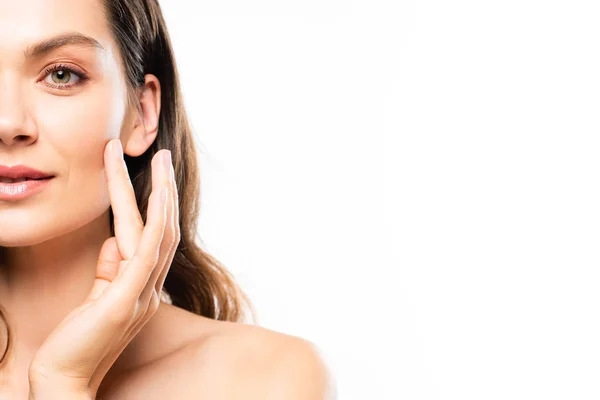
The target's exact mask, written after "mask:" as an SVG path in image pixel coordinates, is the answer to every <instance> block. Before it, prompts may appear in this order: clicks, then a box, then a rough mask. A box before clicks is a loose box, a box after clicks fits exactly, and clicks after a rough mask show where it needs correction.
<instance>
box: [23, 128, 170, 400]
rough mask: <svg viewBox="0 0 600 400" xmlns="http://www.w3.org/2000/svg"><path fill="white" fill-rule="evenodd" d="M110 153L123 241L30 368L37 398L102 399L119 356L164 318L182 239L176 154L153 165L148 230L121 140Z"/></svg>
mask: <svg viewBox="0 0 600 400" xmlns="http://www.w3.org/2000/svg"><path fill="white" fill-rule="evenodd" d="M107 148H108V149H110V150H108V151H106V152H105V158H104V160H105V165H106V172H107V182H108V189H109V194H110V200H111V204H112V206H113V212H114V215H115V236H113V237H110V238H109V239H107V240H106V241H105V242H104V244H103V245H102V248H101V250H100V254H99V257H98V263H97V270H96V278H95V280H94V285H93V287H92V290H91V291H90V294H89V296H88V297H87V298H86V300H85V301H84V302H83V304H82V305H81V306H79V307H78V308H76V309H75V310H73V312H71V313H70V314H69V315H68V316H67V317H66V318H65V319H64V320H63V321H62V323H61V324H60V325H59V326H58V327H57V328H56V329H55V330H54V331H53V332H52V333H51V334H50V335H49V336H48V338H47V339H46V340H45V341H44V342H43V344H42V346H41V347H40V348H39V349H38V351H37V352H36V354H35V356H34V358H33V361H32V362H31V366H30V381H31V387H32V389H31V392H32V393H35V392H36V391H35V390H33V389H39V390H38V391H39V392H43V391H47V390H51V389H48V388H56V387H57V384H58V383H59V384H60V385H61V386H62V390H64V391H65V392H66V393H69V392H71V393H83V394H86V395H89V396H90V398H95V396H96V393H97V392H98V388H99V387H100V384H101V382H102V380H103V379H104V377H105V376H106V373H107V372H108V370H109V369H110V367H112V365H113V364H114V362H115V361H116V359H117V358H118V356H119V355H120V354H121V352H122V351H123V350H124V349H125V347H126V346H127V345H128V344H129V343H130V342H131V340H132V339H133V338H134V337H135V335H137V333H138V332H139V331H140V329H141V328H142V327H143V326H144V324H145V323H146V322H147V321H148V320H149V319H150V318H151V317H152V316H153V315H154V314H155V313H156V311H157V310H158V307H159V305H160V293H161V291H162V288H163V284H164V281H165V277H166V275H167V273H168V271H169V267H170V265H171V262H172V260H173V256H174V254H175V249H176V248H177V244H178V243H179V240H180V232H179V224H178V223H177V221H179V210H178V207H177V204H178V197H177V187H176V185H175V179H174V178H175V175H174V171H173V166H172V163H171V155H170V152H169V151H168V150H161V151H159V152H158V153H157V154H156V155H155V156H154V158H153V160H152V193H151V194H150V201H149V207H148V216H147V220H146V221H147V223H146V226H144V225H143V220H142V217H141V215H140V212H139V209H138V207H137V203H136V199H135V193H134V189H133V186H132V184H131V181H130V179H129V174H128V173H127V166H126V164H125V161H124V159H123V149H122V146H121V142H120V140H119V139H117V140H112V141H110V142H109V144H108V146H107Z"/></svg>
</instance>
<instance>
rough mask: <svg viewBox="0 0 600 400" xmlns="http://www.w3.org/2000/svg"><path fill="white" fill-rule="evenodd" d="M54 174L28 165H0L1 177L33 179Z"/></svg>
mask: <svg viewBox="0 0 600 400" xmlns="http://www.w3.org/2000/svg"><path fill="white" fill-rule="evenodd" d="M52 176H54V174H51V173H46V172H42V171H38V170H37V169H34V168H31V167H28V166H27V165H22V164H19V165H13V166H12V167H9V166H8V165H0V177H1V178H11V179H19V178H31V179H44V178H49V177H52Z"/></svg>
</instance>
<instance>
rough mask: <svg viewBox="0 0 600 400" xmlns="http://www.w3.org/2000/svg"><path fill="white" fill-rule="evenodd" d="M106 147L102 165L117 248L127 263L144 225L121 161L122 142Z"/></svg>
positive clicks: (125, 169)
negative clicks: (111, 210) (112, 216)
mask: <svg viewBox="0 0 600 400" xmlns="http://www.w3.org/2000/svg"><path fill="white" fill-rule="evenodd" d="M106 147H107V148H108V151H105V152H104V166H105V170H106V182H107V185H108V195H109V197H110V203H111V206H112V209H113V215H114V227H115V237H116V239H117V247H118V248H119V252H120V253H121V256H122V257H123V259H125V260H129V259H131V258H132V257H133V255H134V254H135V250H136V248H137V246H138V243H139V241H140V237H141V235H142V230H143V228H144V222H143V220H142V216H141V215H140V210H139V209H138V206H137V202H136V198H135V192H134V190H133V185H132V184H131V179H130V177H129V172H128V171H127V165H126V164H125V160H124V159H123V147H122V145H121V140H120V139H114V140H111V141H109V142H108V145H107V146H106Z"/></svg>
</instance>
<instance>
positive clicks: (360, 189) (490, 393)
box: [161, 0, 600, 400]
mask: <svg viewBox="0 0 600 400" xmlns="http://www.w3.org/2000/svg"><path fill="white" fill-rule="evenodd" d="M161 4H162V7H163V10H164V13H165V17H166V19H167V23H168V26H169V29H170V31H171V35H172V39H173V42H174V47H175V52H176V56H177V61H178V64H179V68H180V72H181V74H182V83H183V86H184V87H183V90H184V95H185V101H186V105H187V106H188V110H189V113H190V117H191V120H192V123H193V126H194V132H195V134H197V135H198V140H199V141H200V143H201V144H202V149H201V152H202V154H201V155H200V157H201V159H200V162H201V168H202V197H201V201H202V206H201V218H200V229H201V231H200V235H201V237H202V239H203V240H204V242H205V243H206V247H207V248H208V250H209V251H210V252H211V253H212V254H213V255H215V256H216V257H217V258H218V259H219V260H221V261H222V262H223V263H224V264H225V265H226V266H227V267H228V268H229V269H230V270H231V271H232V272H233V273H234V276H235V277H236V279H237V280H238V282H239V283H240V285H241V286H242V288H243V289H244V290H245V291H246V292H247V293H248V294H249V295H250V297H251V299H252V300H253V302H254V304H255V305H256V307H257V310H258V312H259V322H260V325H262V326H264V327H267V328H270V329H273V330H277V331H281V332H285V333H288V334H293V335H296V336H300V337H303V338H306V339H308V340H311V341H312V342H314V343H315V344H317V345H318V346H319V348H320V349H321V350H322V351H323V353H324V355H325V358H326V360H327V362H328V364H329V366H330V368H331V370H332V371H333V374H334V375H335V379H336V382H337V386H338V395H339V399H343V400H358V399H368V400H371V399H377V400H380V399H381V400H388V399H427V400H430V399H444V400H446V399H460V400H465V399H477V400H480V399H486V400H490V399H503V400H504V399H511V400H512V399H528V400H529V399H578V400H581V399H597V398H599V397H600V379H599V377H600V323H599V315H598V314H599V312H598V309H599V307H598V304H599V303H600V291H599V290H598V289H597V287H598V285H599V283H600V270H599V268H598V266H599V263H600V252H599V251H598V250H599V247H598V243H599V241H600V212H599V210H600V190H599V185H598V182H599V173H600V140H599V137H600V136H599V128H600V126H599V125H600V118H599V110H600V79H599V77H600V56H599V54H600V32H599V31H600V22H599V21H600V7H599V6H598V5H597V4H598V3H597V2H594V1H574V0H570V1H566V0H563V1H547V0H546V1H533V0H518V1H517V0H503V1H475V0H473V1H465V0H457V1H442V0H440V1H428V0H419V1H412V2H411V1H394V2H392V1H389V2H387V3H382V2H375V1H369V2H368V1H367V0H361V1H359V0H354V1H351V0H318V1H317V0H308V1H302V2H300V1H294V2H292V1H287V0H278V1H274V0H272V1H267V0H255V1H251V2H250V1H242V0H231V1H225V2H221V1H219V2H216V1H215V2H207V1H196V0H194V1H191V0H189V1H181V0H180V1H166V0H162V2H161Z"/></svg>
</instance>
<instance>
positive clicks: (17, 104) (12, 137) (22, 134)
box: [0, 74, 37, 147]
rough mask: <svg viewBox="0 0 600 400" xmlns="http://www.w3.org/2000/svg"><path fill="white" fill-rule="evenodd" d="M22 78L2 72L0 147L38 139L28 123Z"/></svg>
mask: <svg viewBox="0 0 600 400" xmlns="http://www.w3.org/2000/svg"><path fill="white" fill-rule="evenodd" d="M25 100H27V99H26V98H25V96H24V91H23V88H22V86H21V80H20V79H19V78H18V77H16V76H13V75H11V74H4V75H2V74H0V147H14V146H16V145H29V144H31V143H32V142H34V141H35V140H36V139H37V135H36V134H34V133H33V132H32V129H33V128H30V126H31V125H29V124H28V117H27V112H26V108H27V107H26V103H27V102H26V101H25Z"/></svg>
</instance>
